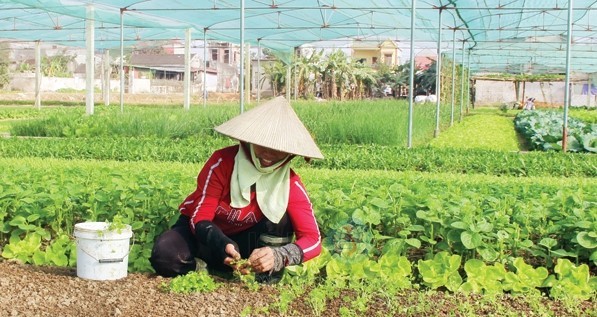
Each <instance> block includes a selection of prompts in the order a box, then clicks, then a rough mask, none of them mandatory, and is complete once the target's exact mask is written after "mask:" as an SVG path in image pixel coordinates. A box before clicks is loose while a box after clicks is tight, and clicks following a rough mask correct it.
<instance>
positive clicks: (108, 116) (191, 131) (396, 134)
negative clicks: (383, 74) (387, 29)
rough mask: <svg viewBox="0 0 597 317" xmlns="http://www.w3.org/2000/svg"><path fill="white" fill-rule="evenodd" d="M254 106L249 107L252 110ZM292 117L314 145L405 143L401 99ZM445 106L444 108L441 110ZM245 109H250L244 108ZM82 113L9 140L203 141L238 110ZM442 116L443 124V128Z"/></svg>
mask: <svg viewBox="0 0 597 317" xmlns="http://www.w3.org/2000/svg"><path fill="white" fill-rule="evenodd" d="M253 106H254V105H251V107H253ZM293 107H294V109H295V111H296V112H297V115H298V116H299V117H300V118H301V120H302V121H303V122H304V124H305V126H306V127H307V128H308V129H309V131H311V132H312V134H313V136H314V138H315V139H316V140H317V142H318V143H319V144H336V143H350V144H371V143H375V144H384V145H403V146H404V145H406V143H407V131H408V121H407V119H406V118H407V117H408V104H407V103H406V102H405V101H403V100H382V101H359V102H354V101H352V102H329V103H318V102H312V101H311V102H309V101H300V102H293ZM443 107H444V106H443ZM248 108H249V109H250V107H248ZM84 111H85V109H84V108H81V107H76V108H57V109H44V110H43V111H42V112H40V114H39V117H38V118H35V119H32V120H27V121H23V122H17V123H14V124H13V126H12V128H11V129H10V133H11V135H14V136H36V137H84V138H95V137H117V136H118V137H158V138H165V139H184V138H202V137H205V136H212V135H214V134H215V132H214V130H213V128H214V127H215V126H217V125H219V124H221V123H223V122H224V121H226V120H228V119H229V118H231V117H233V116H234V115H236V114H238V112H239V109H238V106H230V105H226V106H210V107H205V108H204V107H199V108H192V109H190V110H184V109H182V108H175V107H155V108H150V107H128V108H126V109H125V111H124V112H120V109H119V108H117V107H97V108H96V113H95V114H94V115H92V116H88V115H85V114H84ZM447 113H448V112H442V125H445V124H447V122H448V121H447ZM413 123H414V124H413V127H412V139H413V143H414V144H424V143H426V142H427V141H428V140H429V139H430V138H431V137H432V135H433V130H434V128H435V106H432V105H431V104H429V105H420V106H418V107H417V109H416V111H415V112H414V113H413Z"/></svg>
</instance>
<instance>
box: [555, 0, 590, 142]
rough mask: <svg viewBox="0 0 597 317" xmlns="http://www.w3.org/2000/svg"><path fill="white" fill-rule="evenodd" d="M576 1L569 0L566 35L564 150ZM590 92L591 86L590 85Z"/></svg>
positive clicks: (566, 140)
mask: <svg viewBox="0 0 597 317" xmlns="http://www.w3.org/2000/svg"><path fill="white" fill-rule="evenodd" d="M573 3H574V1H573V0H569V1H568V28H567V29H568V34H567V35H566V85H565V90H564V126H563V127H562V152H564V153H565V152H566V149H567V147H568V107H569V106H570V58H571V50H570V48H571V46H572V11H573V10H572V8H573V7H574V4H573ZM589 92H590V87H589Z"/></svg>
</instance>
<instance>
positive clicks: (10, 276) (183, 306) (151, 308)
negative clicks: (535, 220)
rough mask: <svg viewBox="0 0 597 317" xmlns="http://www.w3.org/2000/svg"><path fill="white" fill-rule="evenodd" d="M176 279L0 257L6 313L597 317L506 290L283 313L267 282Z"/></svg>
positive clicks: (298, 304)
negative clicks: (89, 276)
mask: <svg viewBox="0 0 597 317" xmlns="http://www.w3.org/2000/svg"><path fill="white" fill-rule="evenodd" d="M169 281H171V279H169V278H162V277H159V276H156V275H155V274H147V273H143V274H141V273H129V274H128V276H127V277H125V278H123V279H120V280H115V281H93V280H86V279H82V278H79V277H78V276H77V274H76V268H61V267H45V266H33V265H23V264H19V263H16V262H12V261H3V260H0V290H1V296H0V316H2V317H4V316H11V317H12V316H27V317H29V316H60V317H70V316H77V317H79V316H98V317H103V316H123V317H124V316H127V317H128V316H131V317H137V316H139V317H141V316H143V317H146V316H155V317H161V316H177V317H178V316H314V315H318V316H326V317H331V316H372V317H373V316H425V317H432V316H441V317H443V316H463V317H464V316H471V315H474V316H578V317H581V316H582V317H584V316H597V304H596V303H595V302H593V301H580V302H575V303H573V304H572V306H570V304H568V305H564V304H563V303H561V302H557V301H552V300H548V299H545V298H544V299H540V300H539V301H536V300H535V301H526V300H525V298H524V297H513V296H507V295H506V296H503V297H500V298H499V299H497V300H496V299H490V300H485V299H483V298H482V297H480V296H478V295H469V296H466V295H462V294H452V295H450V294H449V293H446V292H441V291H440V292H431V293H421V292H419V291H417V290H407V291H405V292H404V293H401V294H400V295H398V296H396V297H395V298H384V297H383V296H375V295H374V296H373V297H371V298H370V301H369V303H368V308H366V312H360V313H359V312H356V313H355V312H354V311H352V312H351V313H350V314H349V315H346V312H344V314H343V313H342V309H345V308H346V307H350V305H351V304H352V303H353V302H354V301H355V300H356V299H357V298H358V296H359V295H358V294H356V293H354V292H351V291H342V292H341V294H339V296H332V297H333V299H329V298H328V300H327V301H326V303H325V308H323V311H316V310H314V309H313V308H312V307H310V306H309V304H308V303H307V302H308V295H305V294H308V292H305V293H304V295H303V296H300V297H299V298H295V299H293V301H292V302H291V303H289V305H288V306H289V307H288V309H286V310H285V311H284V312H283V313H280V312H279V311H278V310H276V309H274V308H273V307H274V306H275V304H276V303H277V302H278V300H279V298H280V291H279V289H277V288H276V287H274V286H268V285H262V286H260V288H259V290H256V291H254V290H249V289H248V288H247V287H245V285H244V284H242V283H240V282H235V281H228V280H218V281H219V282H220V283H219V284H220V285H221V286H220V287H219V288H218V289H217V290H215V291H212V292H209V293H195V294H175V293H169V292H165V291H163V288H162V287H161V285H162V284H163V283H168V282H169ZM546 311H547V312H548V313H547V314H546V313H545V312H546Z"/></svg>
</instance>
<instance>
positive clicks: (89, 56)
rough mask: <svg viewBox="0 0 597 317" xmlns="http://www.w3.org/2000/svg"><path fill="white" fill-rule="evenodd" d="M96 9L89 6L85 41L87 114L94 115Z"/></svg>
mask: <svg viewBox="0 0 597 317" xmlns="http://www.w3.org/2000/svg"><path fill="white" fill-rule="evenodd" d="M94 19H95V17H94V8H93V5H91V4H89V5H87V19H85V35H86V36H85V41H86V46H87V52H86V56H85V63H86V65H85V67H86V69H85V78H86V81H85V91H86V96H85V113H87V114H88V115H92V114H93V110H94V109H93V107H94V100H93V98H94V85H93V82H94V79H95V64H94V57H95V56H94V55H95V45H94V44H95V42H94V41H95V33H94Z"/></svg>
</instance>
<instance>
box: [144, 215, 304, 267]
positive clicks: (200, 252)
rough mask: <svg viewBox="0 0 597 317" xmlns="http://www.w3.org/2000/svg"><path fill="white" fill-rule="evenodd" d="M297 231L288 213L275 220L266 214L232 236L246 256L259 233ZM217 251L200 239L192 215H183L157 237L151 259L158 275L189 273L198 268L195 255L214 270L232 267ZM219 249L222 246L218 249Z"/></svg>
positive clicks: (256, 241) (254, 245)
mask: <svg viewBox="0 0 597 317" xmlns="http://www.w3.org/2000/svg"><path fill="white" fill-rule="evenodd" d="M293 233H294V230H293V229H292V224H291V222H290V220H289V219H288V215H287V214H286V215H284V217H282V219H281V220H280V222H279V223H277V224H275V223H273V222H271V221H269V220H267V218H265V217H264V218H263V220H261V221H260V222H259V223H257V224H256V225H254V226H253V227H251V228H249V229H247V230H245V231H242V232H240V233H237V234H235V235H232V236H230V237H229V238H230V239H232V240H233V241H234V242H236V244H237V245H238V248H239V250H238V251H239V252H240V255H241V257H242V258H243V259H246V258H248V257H249V255H251V252H253V250H255V249H256V248H259V247H260V245H259V236H260V235H261V234H269V235H273V236H278V237H291V236H292V235H293ZM215 251H216V250H213V249H212V248H211V247H210V246H208V245H205V244H203V243H201V242H200V241H197V239H196V238H195V235H194V234H193V232H192V231H191V228H190V227H189V217H187V216H184V215H181V216H180V217H179V218H178V221H177V222H176V223H175V224H174V225H173V226H172V228H170V229H169V230H167V231H165V232H164V233H162V234H161V235H160V236H159V237H158V238H157V239H156V241H155V243H154V245H153V249H152V251H151V257H150V258H149V262H150V263H151V266H152V267H153V269H154V270H155V271H156V273H157V274H158V275H161V276H165V277H174V276H178V275H184V274H187V273H188V272H190V271H194V270H195V268H196V265H197V264H196V262H195V258H200V259H202V260H203V261H205V263H207V266H208V268H209V269H211V270H216V271H224V272H226V271H230V270H231V268H230V267H229V266H227V265H225V264H224V263H218V261H216V259H218V256H215V254H216V253H215ZM218 251H219V250H218Z"/></svg>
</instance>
